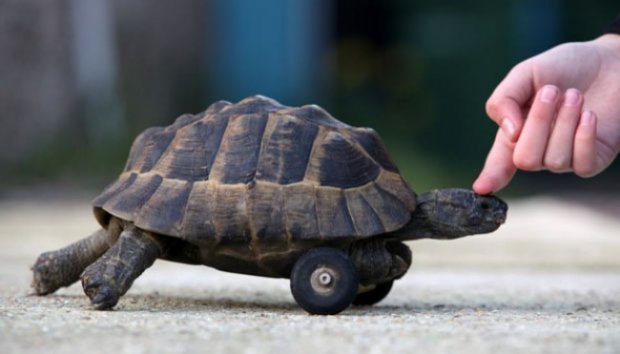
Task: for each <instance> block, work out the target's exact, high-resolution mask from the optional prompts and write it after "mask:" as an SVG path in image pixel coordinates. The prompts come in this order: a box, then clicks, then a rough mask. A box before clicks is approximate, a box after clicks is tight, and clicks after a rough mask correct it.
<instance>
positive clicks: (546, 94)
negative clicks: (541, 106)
mask: <svg viewBox="0 0 620 354" xmlns="http://www.w3.org/2000/svg"><path fill="white" fill-rule="evenodd" d="M556 97H558V89H557V88H556V87H555V86H545V87H543V89H542V93H541V94H540V100H541V101H543V102H545V103H551V102H554V101H555V99H556Z"/></svg>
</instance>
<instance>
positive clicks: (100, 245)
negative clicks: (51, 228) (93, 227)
mask: <svg viewBox="0 0 620 354" xmlns="http://www.w3.org/2000/svg"><path fill="white" fill-rule="evenodd" d="M107 239H108V232H107V231H106V230H104V229H100V230H97V231H95V232H94V233H93V234H92V235H90V236H88V237H86V238H84V239H82V240H79V241H77V242H75V243H72V244H70V245H69V246H67V247H65V248H62V249H59V250H57V251H49V252H45V253H42V254H41V255H40V256H39V258H37V261H36V262H35V264H34V265H33V266H32V268H31V269H32V273H33V279H32V284H31V286H32V287H33V288H34V291H35V293H36V294H37V295H47V294H50V293H53V292H54V291H56V290H58V288H60V287H63V286H69V285H71V284H72V283H74V282H76V281H77V280H78V279H79V278H80V274H81V273H82V271H84V268H86V267H87V266H88V265H89V264H91V263H92V262H94V261H95V260H96V259H97V258H99V257H100V256H101V255H102V254H103V253H104V252H105V251H106V250H107V249H108V248H109V245H108V242H107Z"/></svg>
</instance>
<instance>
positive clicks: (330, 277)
mask: <svg viewBox="0 0 620 354" xmlns="http://www.w3.org/2000/svg"><path fill="white" fill-rule="evenodd" d="M335 278H336V277H335V273H334V271H333V270H332V269H330V268H327V267H324V266H323V267H318V268H317V269H315V270H314V272H312V275H311V276H310V284H311V285H312V289H313V290H314V291H316V292H317V293H321V294H327V293H330V292H332V291H333V290H334V280H335Z"/></svg>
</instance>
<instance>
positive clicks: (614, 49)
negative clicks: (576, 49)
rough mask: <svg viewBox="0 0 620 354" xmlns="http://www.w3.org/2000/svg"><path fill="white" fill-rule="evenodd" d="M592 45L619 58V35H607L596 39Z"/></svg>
mask: <svg viewBox="0 0 620 354" xmlns="http://www.w3.org/2000/svg"><path fill="white" fill-rule="evenodd" d="M592 43H593V44H595V45H597V46H598V47H599V48H601V49H604V50H606V51H609V52H610V53H611V54H612V55H614V56H616V57H618V58H620V34H615V33H607V34H604V35H602V36H600V37H598V38H596V39H595V40H593V41H592Z"/></svg>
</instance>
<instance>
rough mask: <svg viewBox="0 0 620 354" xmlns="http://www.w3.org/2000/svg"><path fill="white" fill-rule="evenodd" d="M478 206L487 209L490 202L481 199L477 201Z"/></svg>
mask: <svg viewBox="0 0 620 354" xmlns="http://www.w3.org/2000/svg"><path fill="white" fill-rule="evenodd" d="M478 206H479V207H480V208H481V209H482V210H488V209H490V208H491V204H489V202H487V201H486V200H482V201H480V202H478Z"/></svg>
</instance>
